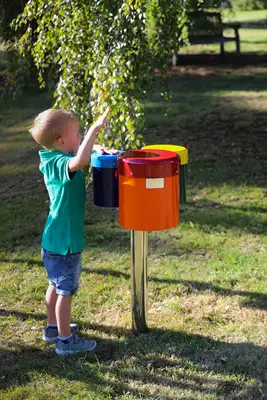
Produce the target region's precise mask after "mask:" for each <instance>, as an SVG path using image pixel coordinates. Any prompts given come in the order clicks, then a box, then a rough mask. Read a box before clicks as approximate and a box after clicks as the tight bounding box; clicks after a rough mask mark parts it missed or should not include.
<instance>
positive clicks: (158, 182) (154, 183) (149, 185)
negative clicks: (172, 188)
mask: <svg viewBox="0 0 267 400" xmlns="http://www.w3.org/2000/svg"><path fill="white" fill-rule="evenodd" d="M163 188H164V178H147V179H146V189H163Z"/></svg>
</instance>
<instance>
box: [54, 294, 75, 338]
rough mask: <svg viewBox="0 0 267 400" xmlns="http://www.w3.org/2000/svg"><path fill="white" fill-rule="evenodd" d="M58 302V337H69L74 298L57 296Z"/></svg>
mask: <svg viewBox="0 0 267 400" xmlns="http://www.w3.org/2000/svg"><path fill="white" fill-rule="evenodd" d="M57 296H58V298H57V302H56V320H57V327H58V336H63V337H68V336H70V335H71V332H70V317H71V303H72V296H63V295H61V294H59V295H57Z"/></svg>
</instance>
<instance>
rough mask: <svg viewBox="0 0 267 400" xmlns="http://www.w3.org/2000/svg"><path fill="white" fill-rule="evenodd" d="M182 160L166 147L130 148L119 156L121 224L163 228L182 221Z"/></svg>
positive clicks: (141, 228) (156, 228)
mask: <svg viewBox="0 0 267 400" xmlns="http://www.w3.org/2000/svg"><path fill="white" fill-rule="evenodd" d="M179 167H180V159H179V157H178V156H177V154H176V153H174V152H171V151H166V150H153V151H151V150H130V151H126V152H124V153H122V154H120V155H119V157H118V171H119V224H120V226H121V227H122V228H126V229H130V230H135V231H160V230H164V229H170V228H174V227H175V226H177V225H178V223H179V199H178V184H179V182H178V179H179V178H178V177H179V174H178V172H179Z"/></svg>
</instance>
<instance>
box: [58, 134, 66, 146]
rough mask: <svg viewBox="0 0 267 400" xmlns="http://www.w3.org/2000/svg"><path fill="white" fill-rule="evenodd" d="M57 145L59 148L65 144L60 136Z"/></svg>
mask: <svg viewBox="0 0 267 400" xmlns="http://www.w3.org/2000/svg"><path fill="white" fill-rule="evenodd" d="M57 144H58V145H60V146H62V145H64V144H65V142H64V139H63V137H62V136H60V137H59V138H57Z"/></svg>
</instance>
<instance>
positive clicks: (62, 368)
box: [0, 324, 267, 400]
mask: <svg viewBox="0 0 267 400" xmlns="http://www.w3.org/2000/svg"><path fill="white" fill-rule="evenodd" d="M87 328H88V329H93V330H94V331H96V332H97V331H99V332H100V333H106V334H112V335H113V337H114V336H116V335H117V337H118V338H116V339H103V338H101V336H98V335H97V334H95V335H94V336H93V337H94V338H95V339H96V340H97V341H98V344H99V346H98V350H97V351H96V352H95V353H87V354H84V355H82V356H71V357H58V356H57V355H55V353H54V348H53V347H52V348H51V347H50V348H49V347H47V348H46V349H45V350H44V349H40V348H38V347H37V346H27V345H24V344H22V343H13V344H12V343H10V345H12V346H14V347H15V349H13V350H8V348H2V351H1V353H0V369H1V378H2V379H1V383H0V387H1V388H2V389H9V388H11V387H12V388H13V389H14V388H15V387H16V386H19V385H27V384H29V382H31V376H32V374H33V373H36V372H37V373H39V374H40V373H44V374H46V375H51V376H53V377H59V378H64V379H66V378H67V379H68V380H70V381H78V382H86V383H87V384H89V385H90V390H91V391H94V390H96V391H98V394H99V392H100V391H101V390H103V392H104V388H106V387H107V386H108V387H109V388H110V392H109V394H110V395H112V396H118V395H123V394H125V393H126V392H127V393H128V394H131V395H138V396H141V397H142V396H144V397H145V398H149V399H154V398H155V389H156V392H157V394H158V395H160V398H161V399H165V400H173V399H178V398H180V397H179V393H180V391H183V392H182V393H184V391H188V392H189V393H190V394H191V397H190V398H195V396H199V395H202V396H204V395H207V396H208V395H214V396H221V397H220V398H225V399H226V398H229V399H230V398H231V399H237V398H242V399H247V400H254V399H255V400H256V399H261V398H263V395H264V394H267V391H266V389H267V387H266V385H267V375H266V366H267V352H266V348H265V347H261V346H256V345H253V344H251V343H244V342H243V343H228V342H224V341H221V340H214V339H212V338H209V337H204V336H201V335H197V334H188V333H185V332H177V331H171V330H164V329H150V330H149V332H148V333H147V334H142V335H138V336H135V335H133V333H132V332H131V331H130V330H127V329H121V328H119V330H118V329H117V328H116V327H112V326H104V325H97V324H94V325H90V324H88V326H87ZM121 335H123V340H122V338H120V340H119V337H120V336H121ZM91 337H92V336H91ZM127 360H128V361H127ZM3 377H4V379H3ZM46 379H49V378H46ZM252 380H253V381H252ZM101 388H103V389H101ZM167 389H168V390H167ZM161 390H163V393H162V394H161ZM168 391H170V395H169V394H168ZM104 393H106V392H104ZM164 393H165V394H164ZM166 393H167V394H166ZM173 393H175V395H173ZM176 396H177V397H176ZM228 396H229V397H228ZM142 398H143V397H142ZM203 398H204V397H203Z"/></svg>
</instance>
